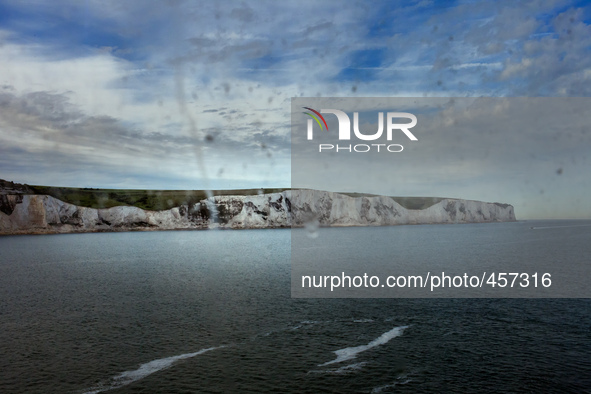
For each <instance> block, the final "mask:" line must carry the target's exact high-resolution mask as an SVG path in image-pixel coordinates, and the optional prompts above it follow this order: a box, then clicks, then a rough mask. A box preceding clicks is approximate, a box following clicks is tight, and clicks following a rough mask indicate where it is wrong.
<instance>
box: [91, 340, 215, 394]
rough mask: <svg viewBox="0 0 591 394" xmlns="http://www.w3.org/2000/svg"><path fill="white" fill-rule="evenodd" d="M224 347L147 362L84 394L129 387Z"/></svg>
mask: <svg viewBox="0 0 591 394" xmlns="http://www.w3.org/2000/svg"><path fill="white" fill-rule="evenodd" d="M224 347H226V346H216V347H210V348H207V349H201V350H199V351H197V352H194V353H185V354H181V355H178V356H171V357H166V358H160V359H158V360H153V361H150V362H147V363H145V364H142V365H140V366H139V368H138V369H134V370H132V371H125V372H122V373H120V374H119V375H117V376H115V377H113V378H111V380H110V381H109V382H108V383H106V384H101V385H99V386H97V387H93V388H90V389H88V390H90V391H84V394H96V393H100V392H102V391H108V390H113V389H116V388H119V387H123V386H127V385H128V384H130V383H133V382H135V381H137V380H140V379H143V378H145V377H146V376H148V375H151V374H153V373H154V372H158V371H161V370H163V369H166V368H168V367H170V366H171V365H172V364H174V363H175V362H177V361H179V360H184V359H187V358H192V357H195V356H198V355H200V354H203V353H206V352H209V351H211V350H215V349H221V348H224Z"/></svg>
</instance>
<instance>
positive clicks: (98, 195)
mask: <svg viewBox="0 0 591 394" xmlns="http://www.w3.org/2000/svg"><path fill="white" fill-rule="evenodd" d="M30 188H31V189H33V191H34V192H35V194H47V195H50V196H52V197H55V198H58V199H60V200H62V201H65V202H68V203H70V204H75V205H80V206H83V207H89V208H111V207H116V206H120V205H129V206H134V207H138V208H142V209H147V210H150V211H161V210H165V209H170V208H173V207H178V206H181V205H193V204H197V203H198V202H199V201H201V200H203V199H205V198H207V194H206V192H205V191H204V190H136V189H94V188H75V187H52V186H30ZM284 190H287V189H236V190H212V193H213V195H214V196H236V195H241V196H252V195H257V194H259V193H261V192H262V193H279V192H282V191H284Z"/></svg>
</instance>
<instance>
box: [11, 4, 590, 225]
mask: <svg viewBox="0 0 591 394" xmlns="http://www.w3.org/2000/svg"><path fill="white" fill-rule="evenodd" d="M590 23H591V6H590V5H589V4H588V2H577V1H523V2H514V1H496V2H489V1H441V2H438V1H429V0H422V1H396V2H392V1H372V2H367V1H359V2H354V1H322V2H317V1H281V2H277V1H250V2H248V1H235V2H232V1H224V2H212V1H207V2H206V1H173V0H170V1H158V2H156V1H154V2H150V1H143V0H142V1H140V0H137V1H134V0H130V1H125V2H120V1H92V0H85V1H78V0H76V1H66V0H55V1H52V2H46V1H26V0H19V1H7V0H0V178H2V179H7V180H12V181H16V182H20V183H28V184H41V185H54V186H73V187H104V188H147V189H237V188H258V187H290V186H291V170H292V162H291V135H290V134H291V129H290V110H291V107H290V106H291V104H290V103H291V99H292V98H293V97H563V98H567V97H589V96H591V26H590ZM581 127H583V126H581ZM586 130H587V129H584V131H581V132H580V135H579V134H576V135H575V134H572V135H571V137H570V140H571V141H574V142H572V146H571V145H569V146H568V147H566V148H565V149H561V150H560V151H559V152H555V153H553V151H552V149H546V150H545V151H544V154H543V156H544V157H543V158H542V159H539V158H538V159H537V160H538V161H530V162H526V161H524V160H521V161H519V163H520V167H519V168H518V169H517V171H520V172H521V175H520V176H519V177H516V178H515V179H517V180H516V181H515V182H514V183H512V184H502V185H501V184H499V183H498V182H500V179H499V178H492V179H491V178H490V173H488V172H487V171H485V169H486V168H487V167H486V166H485V165H484V164H486V163H484V162H479V161H478V157H472V160H470V161H467V160H458V162H457V163H455V164H454V165H452V166H450V167H446V168H448V171H439V173H433V172H432V166H431V165H430V163H424V164H421V163H420V162H419V163H415V166H418V168H417V169H416V170H417V171H419V170H422V173H424V174H429V175H428V176H425V177H423V178H415V179H408V177H407V178H404V177H396V176H395V175H393V176H392V179H391V180H390V181H391V182H392V183H394V184H396V185H397V187H396V189H395V193H396V195H406V196H414V195H435V196H450V197H463V198H471V199H482V200H487V201H491V200H494V201H501V202H509V203H512V204H514V205H515V206H516V213H517V215H518V217H520V212H522V214H521V217H522V218H537V217H587V218H590V217H591V207H589V204H588V203H587V202H586V201H585V200H586V196H588V195H589V192H590V191H591V190H590V189H591V184H590V181H589V175H588V174H587V171H586V168H588V167H585V166H586V165H587V164H588V161H585V160H586V152H585V151H584V150H583V151H581V149H583V148H582V147H585V146H591V132H589V133H587V132H586ZM475 132H478V131H477V130H476V131H475ZM498 133H499V136H501V137H503V136H506V137H507V138H509V137H510V138H516V137H515V133H512V134H503V133H509V131H503V130H499V131H498ZM573 133H574V132H573ZM577 133H579V131H577ZM518 134H519V133H518ZM522 134H523V135H522V136H521V137H520V138H521V139H520V140H519V141H518V145H520V144H525V142H524V141H526V140H528V141H529V140H531V141H535V140H540V139H543V138H538V136H536V135H533V136H532V135H531V134H528V133H522ZM566 134H567V135H566V136H567V137H568V133H566ZM471 141H474V144H476V145H478V144H482V141H483V140H482V139H479V138H477V137H474V138H472V139H471ZM545 146H546V147H548V146H549V145H545ZM469 148H470V146H464V149H469ZM571 148H572V149H578V150H576V152H575V153H574V154H575V159H576V160H574V159H573V158H572V157H570V156H569V154H570V153H572V152H574V151H572V152H571V151H569V149H571ZM589 151H591V150H589ZM569 152H570V153H569ZM449 154H450V155H451V156H453V154H454V153H453V151H451V153H449ZM457 155H458V157H460V155H461V152H458V153H457ZM516 155H518V153H516ZM451 156H450V157H451ZM539 160H542V161H539ZM538 162H539V163H545V164H543V165H547V168H546V167H544V171H546V172H543V171H540V168H539V167H538V165H537V164H538ZM516 163H517V162H516ZM421 165H424V167H423V168H421ZM454 166H455V167H454ZM507 167H508V168H511V169H509V170H507V171H513V170H515V167H512V166H507ZM452 168H454V169H453V170H452ZM465 174H469V177H468V178H466V177H465V176H463V175H465ZM487 177H488V178H487ZM435 178H436V181H435V180H434V179H435ZM458 179H462V180H463V183H462V184H458ZM466 179H468V180H466ZM485 179H486V180H487V182H484V181H483V180H485ZM517 182H519V183H517ZM498 185H501V186H502V187H501V186H498ZM322 186H323V185H322V184H319V185H318V188H320V189H322V188H323V187H322ZM335 187H336V186H335ZM516 187H517V188H520V189H519V190H521V191H520V193H519V194H516V193H515V192H514V190H513V193H510V191H511V190H509V189H514V188H516ZM325 189H330V187H327V188H325ZM384 190H386V189H379V190H358V191H361V192H374V193H376V192H382V191H384ZM388 190H389V189H388ZM384 192H386V191H384ZM558 206H562V207H565V206H568V207H569V209H564V208H562V209H561V210H558V211H557V210H556V208H555V207H558Z"/></svg>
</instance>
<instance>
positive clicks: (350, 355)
mask: <svg viewBox="0 0 591 394" xmlns="http://www.w3.org/2000/svg"><path fill="white" fill-rule="evenodd" d="M407 328H408V326H400V327H394V328H393V329H391V330H390V331H388V332H385V333H383V334H382V335H380V336H379V337H378V338H376V339H374V340H373V341H371V342H370V343H368V344H367V345H360V346H355V347H347V348H344V349H339V350H336V351H335V352H334V354H336V356H337V358H336V359H334V360H332V361H328V362H326V363H324V364H320V365H318V366H319V367H323V366H325V365H330V364H335V363H340V362H343V361H347V360H351V359H354V358H355V357H357V355H358V354H359V353H361V352H364V351H366V350H369V349H371V348H374V347H376V346H380V345H383V344H385V343H388V342H389V341H390V340H391V339H392V338H396V337H398V336H400V335H402V333H403V332H404V330H405V329H407Z"/></svg>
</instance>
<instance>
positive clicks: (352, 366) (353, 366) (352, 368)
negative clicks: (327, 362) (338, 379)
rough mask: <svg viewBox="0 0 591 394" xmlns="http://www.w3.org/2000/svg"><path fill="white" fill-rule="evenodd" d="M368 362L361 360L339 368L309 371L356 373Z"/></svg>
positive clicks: (341, 373) (334, 373)
mask: <svg viewBox="0 0 591 394" xmlns="http://www.w3.org/2000/svg"><path fill="white" fill-rule="evenodd" d="M366 364H367V362H365V361H364V362H360V363H355V364H349V365H345V366H343V367H340V368H337V369H322V370H314V371H309V372H308V373H317V374H329V375H343V374H348V373H354V372H357V371H360V370H361V369H363V367H364V366H365V365H366Z"/></svg>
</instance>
